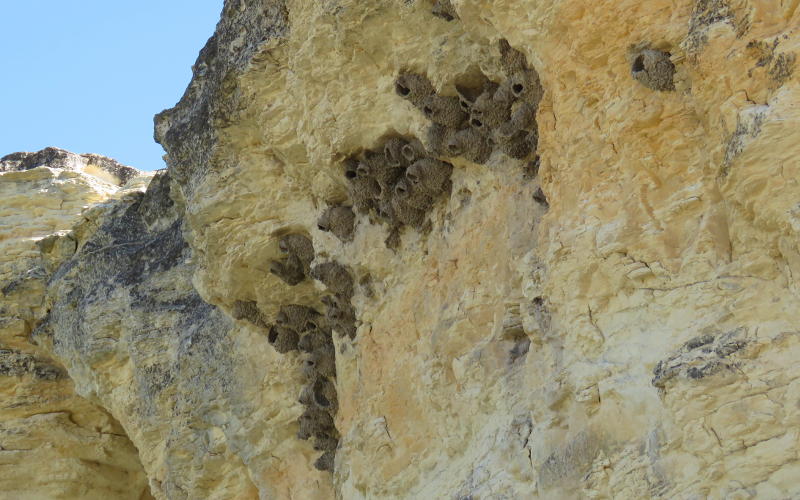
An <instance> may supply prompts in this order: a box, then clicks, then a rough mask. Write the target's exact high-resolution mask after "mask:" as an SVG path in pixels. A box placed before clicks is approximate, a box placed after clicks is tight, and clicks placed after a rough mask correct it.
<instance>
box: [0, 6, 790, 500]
mask: <svg viewBox="0 0 800 500" xmlns="http://www.w3.org/2000/svg"><path fill="white" fill-rule="evenodd" d="M799 26H800V10H798V9H797V5H796V3H795V2H785V3H783V4H780V5H779V4H777V3H775V2H766V1H764V0H736V1H723V0H714V1H710V0H679V1H677V2H670V3H667V2H659V1H656V2H634V1H628V0H623V1H613V2H611V1H609V2H597V1H589V0H570V1H563V0H538V1H533V0H505V1H495V2H484V1H480V0H451V1H436V2H432V1H426V0H416V1H399V0H380V1H374V2H363V1H357V0H339V1H336V2H311V1H300V0H296V1H295V0H285V1H278V0H252V1H248V2H245V1H243V0H229V1H226V2H225V7H224V10H223V14H222V20H221V21H220V24H219V25H218V27H217V32H216V33H215V35H214V37H212V39H211V40H209V43H208V45H207V46H206V47H205V48H204V49H203V51H202V52H201V54H200V58H199V59H198V61H197V63H196V64H195V66H194V79H193V81H192V83H191V84H190V86H189V89H188V90H187V92H186V94H185V95H184V97H183V99H182V100H181V101H180V102H179V103H178V105H177V106H176V107H175V108H173V109H171V110H168V111H165V112H163V113H161V114H160V115H158V116H157V118H156V139H157V140H158V141H159V142H160V143H161V144H162V145H163V146H164V147H165V149H166V150H167V157H166V158H167V163H168V167H169V168H168V170H167V171H166V172H163V173H159V174H158V175H156V176H155V177H154V178H153V180H152V181H151V182H150V184H149V187H148V189H147V191H146V192H144V193H142V192H138V191H131V190H129V191H127V193H126V194H123V195H121V196H117V198H116V199H115V200H114V201H111V202H106V203H101V204H100V205H97V206H95V208H91V209H89V210H88V211H87V212H84V214H83V216H82V217H81V218H80V219H78V218H76V217H75V214H76V213H77V212H75V211H74V210H72V209H68V208H63V207H61V208H60V209H58V210H57V209H56V206H55V204H54V203H53V199H52V198H47V199H46V200H42V201H41V203H42V205H43V206H45V207H52V209H51V210H44V209H42V208H40V207H38V204H39V203H40V202H38V201H35V199H34V198H33V196H34V195H33V193H39V192H41V187H42V186H48V189H51V188H50V187H49V186H56V185H59V183H58V179H57V178H54V177H53V174H52V173H48V172H52V171H54V170H53V169H52V168H50V169H47V168H43V167H40V168H33V169H29V167H28V165H33V164H35V163H36V162H38V161H39V160H25V159H24V158H19V157H17V156H16V155H15V156H13V157H12V158H10V160H6V163H3V164H2V165H7V166H4V167H2V168H0V172H2V174H0V182H2V181H3V180H13V179H14V178H15V177H13V176H18V177H19V178H20V179H23V180H21V181H20V182H22V183H23V184H24V185H25V186H26V187H24V188H22V187H19V186H17V187H13V188H9V189H12V191H9V193H25V194H24V195H12V194H9V195H8V197H4V199H17V198H19V199H20V201H15V202H14V203H16V205H13V204H12V205H10V206H11V207H12V209H10V210H8V209H6V207H5V206H4V208H3V210H6V211H7V213H8V215H6V216H5V217H18V218H19V221H20V222H14V223H13V224H14V225H13V226H12V227H14V228H16V227H17V226H19V227H20V228H22V227H23V226H24V224H27V225H28V226H30V227H31V228H35V229H30V230H28V229H26V230H25V231H28V232H27V233H25V234H29V236H25V235H24V234H23V232H19V235H20V236H15V235H16V234H17V233H13V231H12V230H8V231H9V232H8V233H6V234H9V235H10V236H9V237H8V238H6V237H4V239H3V240H2V241H0V245H4V244H11V243H13V242H14V241H17V240H19V241H20V242H21V241H23V240H24V241H27V243H24V244H22V243H19V244H18V243H13V245H17V246H14V248H15V250H13V252H14V253H13V254H11V253H8V255H14V257H12V258H10V259H6V260H3V262H2V265H3V266H6V267H4V268H3V273H4V274H3V276H4V278H3V279H4V280H5V281H4V283H7V284H5V285H3V286H4V288H3V294H4V295H3V301H4V302H3V304H2V306H3V308H4V309H3V311H4V312H3V314H4V317H8V318H11V319H9V320H4V321H6V322H5V323H3V324H4V325H6V324H7V325H12V326H8V327H4V328H5V329H4V330H2V331H3V332H8V333H3V337H2V341H3V342H4V344H3V345H2V346H0V349H2V350H0V356H1V357H0V374H4V375H0V377H2V378H0V381H2V380H12V382H10V383H8V384H10V385H9V386H8V387H11V389H9V391H11V392H14V393H15V394H17V393H18V392H19V391H20V390H21V389H16V387H21V386H20V384H23V383H25V384H28V385H26V386H25V387H26V389H25V390H26V391H28V394H30V395H31V396H30V397H36V398H40V397H43V396H41V395H42V394H50V393H49V392H47V391H48V390H51V389H50V388H53V387H57V389H52V390H53V391H57V393H58V394H59V395H60V394H67V393H68V391H70V390H72V389H71V388H72V387H73V385H74V390H75V392H76V393H77V394H79V395H80V396H81V397H79V396H75V395H74V393H69V394H71V396H70V398H73V399H69V400H67V401H75V402H74V403H70V404H76V405H78V404H81V405H85V407H81V408H80V409H76V410H71V412H72V415H73V417H72V420H73V421H75V422H77V421H78V418H77V417H75V415H84V414H86V415H105V416H106V418H107V422H108V424H107V428H108V429H112V428H113V429H116V430H114V431H113V432H114V433H115V435H116V434H118V436H117V438H116V440H114V441H113V442H112V441H111V440H109V441H108V442H106V441H102V440H99V439H100V438H97V439H98V440H99V441H97V444H95V445H94V446H95V448H92V449H100V447H101V446H106V447H107V450H108V451H107V453H108V454H111V455H107V456H113V457H114V460H108V459H106V460H107V462H103V463H104V464H105V463H108V464H109V465H108V468H107V470H105V471H104V472H100V473H97V474H96V475H97V478H95V479H94V481H101V479H102V484H103V485H107V487H109V488H111V487H112V486H113V487H116V488H119V487H120V484H121V483H120V479H119V478H120V477H121V475H122V474H123V473H124V474H127V475H128V476H127V477H130V478H139V479H137V480H140V478H142V477H143V476H142V475H141V474H142V473H141V470H142V469H143V471H144V473H145V474H146V475H147V478H148V480H149V493H146V494H152V495H153V496H155V497H156V498H169V499H172V498H176V499H193V498H219V499H223V498H226V499H227V498H287V499H288V498H304V499H305V498H312V499H313V498H334V497H337V498H346V499H351V498H458V499H473V498H474V499H477V498H615V499H616V498H631V499H638V498H768V499H770V498H774V499H783V498H793V497H797V496H800V480H798V479H797V478H798V477H800V469H799V468H798V459H800V457H798V449H800V447H798V445H799V444H800V442H798V441H799V440H800V368H798V366H797V363H795V362H794V360H795V359H797V357H798V356H799V355H800V322H798V320H797V314H796V311H797V310H798V306H800V287H799V285H798V281H797V279H798V278H797V277H798V276H800V247H798V241H800V240H799V239H798V232H800V205H799V204H798V200H799V199H800V186H798V181H797V179H799V178H800V162H798V161H797V159H796V157H795V156H796V155H797V153H798V150H799V149H800V146H798V144H800V140H799V139H800V137H798V135H800V127H798V126H797V125H798V123H797V122H798V121H800V114H798V105H797V103H798V102H800V86H798V80H797V77H796V76H795V75H794V70H795V61H796V52H797V50H798V47H797V45H798V43H800V38H798V34H797V32H798V27H799ZM428 109H429V110H430V111H428ZM475 119H477V121H478V122H479V123H474V122H473V120H475ZM398 138H402V141H404V142H403V145H409V146H410V148H411V149H410V150H409V151H410V152H409V155H410V158H406V157H405V156H403V153H402V151H404V150H403V145H399V146H397V147H396V148H395V145H398V144H399V143H398V142H397V139H398ZM450 144H452V145H455V146H456V147H454V148H449V147H448V145H450ZM396 151H400V152H401V153H400V155H399V156H398V155H397V154H396ZM45 156H47V155H45ZM412 160H413V161H412ZM420 160H424V162H427V163H419V164H418V163H415V162H416V161H420ZM53 161H55V160H53ZM59 161H60V160H59ZM403 162H406V163H403ZM59 164H61V163H59ZM415 165H416V166H415ZM436 165H438V166H441V165H447V166H448V167H447V168H446V169H442V168H439V169H438V170H437V169H433V166H436ZM360 167H361V168H360ZM60 168H64V167H60ZM395 169H400V170H395ZM6 170H8V172H7V171H6ZM78 170H80V169H78ZM111 170H113V169H111ZM103 171H104V172H108V171H109V169H108V168H106V169H104V170H103ZM35 172H40V173H37V174H36V175H39V176H44V177H37V176H36V175H34V173H35ZM59 172H62V173H61V174H59V175H62V174H63V172H68V171H67V170H63V171H59ZM431 172H440V173H441V172H447V176H444V175H440V174H436V175H433V174H431ZM45 174H46V175H45ZM63 175H66V174H63ZM70 175H73V174H70ZM114 175H116V176H117V177H118V178H120V175H121V174H118V173H116V174H114ZM7 176H12V177H7ZM25 176H28V177H25ZM432 178H436V179H439V180H437V181H436V182H435V183H434V184H435V186H436V190H435V191H430V192H427V191H425V190H424V189H423V188H424V187H425V186H428V185H429V182H433V181H430V179H432ZM37 183H38V184H37ZM0 185H2V184H0ZM109 186H110V187H109V188H108V189H109V190H110V191H109V192H108V193H107V194H105V195H104V196H105V197H108V196H110V195H111V191H114V190H115V189H117V188H116V187H114V186H113V183H112V184H111V185H109ZM433 194H435V196H433ZM14 196H17V198H14ZM20 196H24V197H25V200H29V201H24V200H22V198H20ZM104 196H98V198H97V199H95V200H91V202H99V201H102V200H103V199H105V198H104ZM398 199H402V200H403V201H402V202H398V201H396V200H398ZM31 200H33V201H31ZM23 201H24V203H27V205H25V204H24V203H23ZM89 202H90V201H87V202H86V204H88V203H89ZM48 203H49V204H48ZM81 203H83V202H81ZM24 206H29V207H30V209H28V211H26V209H24V208H13V207H24ZM64 206H65V207H70V206H73V205H70V204H69V203H67V204H65V205H64ZM334 209H335V210H334ZM412 209H416V210H420V211H421V212H414V211H413V210H412ZM70 210H72V211H71V212H70ZM398 210H400V211H402V213H403V214H406V215H402V216H398V215H397V214H398V213H400V212H398ZM67 213H72V214H73V215H72V216H71V217H73V219H71V220H70V224H75V226H74V227H73V229H72V230H71V231H70V232H69V233H65V234H61V233H58V232H59V231H62V230H63V229H66V227H68V226H64V225H59V224H61V223H59V224H53V223H52V222H49V221H50V218H58V219H59V220H63V221H65V222H66V219H67V218H68V217H67V216H66V215H63V214H67ZM334 213H336V214H339V215H337V216H336V219H335V221H336V222H335V225H334V219H333V218H332V217H333V215H332V214H334ZM9 220H10V219H9ZM23 222H24V224H23ZM398 222H400V223H398ZM28 226H25V227H28ZM3 230H4V231H5V230H6V229H5V226H4V227H3ZM19 231H22V230H21V229H20V230H19ZM54 233H56V235H55V236H51V237H48V238H44V239H42V240H41V241H40V243H39V244H38V246H36V245H33V244H32V243H31V242H30V241H29V240H30V238H32V237H34V236H35V237H43V236H45V235H49V234H54ZM14 238H16V240H15V239H14ZM7 241H9V242H11V243H6V242H7ZM292 242H294V243H292ZM295 243H296V244H295ZM301 243H302V244H301ZM13 245H12V246H13ZM9 248H11V247H9ZM16 256H20V257H19V258H17V257H16ZM22 256H24V259H23V258H22ZM20 311H22V312H20ZM293 311H294V312H293ZM297 311H302V314H300V313H297V314H295V313H296V312H297ZM14 325H16V326H14ZM31 332H32V333H31ZM29 336H30V337H31V338H32V340H33V341H34V342H36V344H37V345H36V346H35V347H34V346H31V345H30V344H29V343H28V340H27V338H28V337H29ZM20 381H22V382H20ZM58 384H61V385H58ZM14 397H18V396H14ZM53 397H55V396H53ZM59 397H61V396H59ZM37 404H39V403H37ZM12 406H13V405H12ZM15 408H16V407H15ZM2 411H3V412H12V411H17V410H16V409H14V410H8V409H4V410H2ZM106 412H107V413H106ZM14 415H15V414H12V413H0V418H2V425H3V426H6V427H3V429H5V428H8V426H10V425H12V424H9V422H12V423H13V422H15V421H14V420H13V419H14V418H17V417H15V416H14ZM39 416H40V415H39ZM112 417H113V418H112ZM29 418H32V417H29ZM86 418H87V419H88V418H89V417H86ZM92 418H95V417H92ZM97 418H99V417H97ZM13 425H18V429H43V428H45V427H36V425H37V424H35V423H33V422H22V423H20V424H13ZM59 425H61V424H59ZM64 425H66V424H64ZM62 427H63V425H62ZM50 428H53V427H50ZM58 428H60V427H58ZM94 428H95V427H92V429H94ZM123 429H124V433H123V431H122V430H123ZM42 432H44V431H42ZM65 432H66V431H65ZM105 432H111V431H105ZM21 434H22V432H21V431H20V432H16V433H14V435H15V436H16V435H21ZM31 435H32V436H33V437H32V438H30V439H32V440H33V441H31V443H32V446H31V447H35V446H33V445H34V444H35V443H36V442H37V441H35V440H36V439H39V440H40V441H38V442H41V440H42V439H44V438H42V437H41V436H43V434H36V433H34V432H33V431H31ZM98 436H106V434H101V433H98ZM5 439H6V438H5V435H4V434H0V446H3V447H5V448H8V446H7V445H6V442H7V441H5ZM46 439H47V440H48V442H51V443H62V442H65V443H67V444H65V445H64V446H63V447H62V448H63V450H67V451H61V453H64V454H66V455H67V456H69V457H73V456H74V455H69V453H74V451H70V450H74V447H73V445H72V444H70V443H74V442H76V440H78V439H88V438H84V437H83V435H82V434H81V435H80V436H78V437H76V434H74V433H73V434H65V436H64V437H63V438H62V436H60V435H59V436H56V435H52V436H50V437H47V438H46ZM61 439H64V440H65V441H61ZM133 446H135V447H136V448H138V450H139V457H138V460H139V461H137V460H136V459H135V457H134V456H133V455H131V454H130V452H131V450H133ZM35 448H36V449H37V450H39V449H42V448H43V447H42V446H39V447H35ZM104 449H105V448H104ZM5 453H7V452H6V451H2V450H1V449H0V457H3V458H2V459H3V460H4V462H3V463H13V464H14V465H13V467H14V469H13V470H15V471H16V472H15V476H14V477H17V478H24V477H26V476H25V475H24V474H26V473H28V474H30V470H31V467H32V466H31V465H30V463H29V462H25V460H28V459H27V458H25V457H27V455H21V456H20V457H21V458H13V459H6V458H5V456H4V455H3V454H5ZM41 453H44V451H42V452H41ZM48 453H50V452H48ZM9 456H10V455H9ZM15 457H16V455H15ZM70 459H72V458H70ZM64 463H65V464H67V465H64V467H67V466H68V465H69V464H68V461H67V462H64ZM137 467H140V468H141V469H137ZM70 470H72V469H70ZM26 471H27V472H26ZM76 474H77V473H76ZM5 478H6V476H3V479H2V480H3V481H5V480H6V479H5ZM15 481H16V482H15V483H14V484H18V485H23V484H26V483H25V481H26V479H18V480H15ZM88 484H98V485H99V484H101V482H98V483H93V482H90V483H88ZM125 484H129V483H125ZM133 484H139V483H136V482H135V481H133ZM16 487H17V488H19V486H16ZM43 487H44V486H41V485H39V486H36V485H34V486H31V488H32V489H31V491H32V492H39V491H40V490H35V489H34V488H43ZM98 487H100V486H98ZM3 491H4V492H5V490H4V489H3ZM17 491H20V490H17ZM98 491H99V490H98ZM23 493H24V492H23ZM35 494H38V493H32V495H35ZM124 494H129V492H128V490H125V492H124ZM140 494H142V489H141V488H139V489H138V490H136V491H134V492H133V493H130V495H133V496H136V495H140ZM20 495H21V494H16V496H17V497H19V496H20ZM42 495H44V494H42ZM119 495H120V496H122V495H123V492H120V493H119ZM23 496H24V495H23ZM45 496H46V495H45ZM67 496H69V495H67Z"/></svg>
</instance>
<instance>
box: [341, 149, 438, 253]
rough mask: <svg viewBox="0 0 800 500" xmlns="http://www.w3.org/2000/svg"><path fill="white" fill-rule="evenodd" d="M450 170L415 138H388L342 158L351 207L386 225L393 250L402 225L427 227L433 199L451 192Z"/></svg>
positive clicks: (420, 228)
mask: <svg viewBox="0 0 800 500" xmlns="http://www.w3.org/2000/svg"><path fill="white" fill-rule="evenodd" d="M452 172H453V166H452V165H450V164H449V163H447V162H444V161H441V160H438V159H437V158H435V157H433V156H431V155H430V154H429V153H428V152H427V151H426V150H425V147H424V146H423V145H422V143H421V142H420V141H419V140H417V139H415V138H413V137H399V136H395V137H390V138H388V139H386V140H385V142H384V143H383V144H381V145H380V147H379V148H378V149H376V150H369V149H368V150H366V151H363V152H361V153H359V154H357V155H354V156H351V157H349V158H347V160H345V162H344V176H345V178H346V179H347V183H348V189H349V191H350V198H351V200H352V202H353V205H354V206H355V209H356V210H357V211H358V212H360V213H363V214H370V215H372V216H374V217H377V218H378V219H379V220H380V221H382V222H386V223H388V224H389V225H390V227H391V228H392V229H391V231H390V236H389V239H388V240H387V245H388V246H389V247H392V248H394V247H395V246H396V243H397V238H398V237H399V231H400V228H401V227H402V226H411V227H413V228H415V229H417V230H423V229H425V226H426V222H427V220H428V212H429V211H430V209H431V208H432V207H433V205H434V203H435V201H436V199H437V198H438V197H439V196H440V195H442V194H444V193H448V192H449V191H450V186H451V184H450V174H451V173H452Z"/></svg>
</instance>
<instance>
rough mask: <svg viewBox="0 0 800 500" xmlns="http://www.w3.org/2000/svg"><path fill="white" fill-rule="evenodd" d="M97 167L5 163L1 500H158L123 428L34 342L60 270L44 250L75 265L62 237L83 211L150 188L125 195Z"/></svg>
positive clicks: (65, 156)
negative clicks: (53, 276) (50, 284)
mask: <svg viewBox="0 0 800 500" xmlns="http://www.w3.org/2000/svg"><path fill="white" fill-rule="evenodd" d="M5 159H6V158H4V159H3V160H5ZM93 159H95V158H94V157H89V156H86V157H82V156H79V155H75V154H72V153H67V152H65V151H60V150H53V152H52V154H51V155H50V156H48V157H47V158H45V160H46V161H45V163H41V164H40V165H38V166H37V165H29V167H30V166H33V168H28V169H26V170H17V169H15V168H14V165H11V164H10V163H7V162H5V161H3V160H0V167H2V168H0V199H2V200H3V203H2V204H0V283H2V292H0V467H2V474H0V498H3V499H9V500H11V499H20V498H25V499H51V498H61V499H74V498H95V499H107V498H130V499H135V500H138V499H141V498H151V497H150V496H149V492H148V487H147V478H146V476H145V474H144V471H143V469H142V466H141V464H140V462H139V458H138V453H137V450H136V448H135V447H134V445H133V444H132V443H131V441H130V440H129V439H128V437H127V436H126V435H125V431H124V430H123V428H122V427H121V426H120V424H119V423H118V422H117V421H116V420H115V419H114V418H113V417H112V416H111V415H110V414H109V413H108V412H107V411H106V410H104V409H103V408H102V407H100V406H98V405H96V404H95V403H93V402H90V401H88V400H86V399H84V398H82V397H80V396H78V395H76V393H75V388H74V384H73V382H72V381H71V380H70V379H69V378H67V377H66V373H65V370H64V369H63V367H62V366H61V365H60V364H59V363H58V362H57V361H56V360H54V359H52V357H51V356H50V354H49V352H48V350H47V349H44V348H43V346H41V345H38V342H37V340H36V338H37V337H36V336H32V329H33V327H34V326H35V325H36V324H37V323H38V320H39V319H40V318H41V316H42V315H43V314H44V301H45V284H46V279H47V275H48V272H49V271H51V270H52V269H53V268H54V267H55V265H57V262H54V261H52V260H47V259H43V258H42V253H41V249H42V247H48V248H50V249H51V250H52V252H51V255H53V256H56V255H58V256H59V257H58V260H60V259H63V258H65V257H68V256H69V255H70V253H71V252H74V251H75V242H74V240H69V239H59V238H58V237H57V235H58V234H60V233H66V232H67V231H69V230H70V229H71V228H72V226H73V225H75V224H76V223H78V222H79V221H80V220H81V218H82V213H83V212H84V209H85V208H87V207H89V206H92V205H94V206H97V204H99V203H103V202H107V201H108V200H111V199H113V198H114V197H116V196H118V195H120V194H122V193H124V192H126V191H129V190H131V189H135V188H136V186H137V185H139V186H140V187H141V186H144V185H146V182H147V180H149V176H141V177H139V178H135V179H132V180H130V181H128V183H127V184H126V185H125V187H124V188H121V186H120V184H122V181H121V180H120V179H119V178H118V177H117V176H116V175H115V174H114V173H113V172H111V171H109V170H107V169H104V168H102V167H101V166H98V165H96V164H95V163H93V162H92V160H93ZM102 160H103V161H106V160H107V159H102ZM107 161H108V162H109V163H110V162H111V161H110V160H107ZM120 168H123V167H121V166H120ZM124 168H126V169H127V173H128V175H129V176H132V175H135V174H136V171H135V170H133V169H129V168H128V167H124ZM98 208H99V207H98ZM70 242H71V244H70Z"/></svg>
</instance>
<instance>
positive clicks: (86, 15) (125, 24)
mask: <svg viewBox="0 0 800 500" xmlns="http://www.w3.org/2000/svg"><path fill="white" fill-rule="evenodd" d="M222 3H223V0H136V1H130V0H129V1H124V0H112V1H109V0H103V1H99V0H75V1H65V0H21V1H18V0H0V21H1V22H2V24H0V67H2V71H0V156H4V155H6V154H8V153H13V152H16V151H38V150H40V149H42V148H44V147H47V146H56V147H60V148H64V149H68V150H70V151H73V152H75V153H98V154H103V155H106V156H110V157H112V158H115V159H116V160H119V161H120V162H122V163H125V164H127V165H131V166H133V167H136V168H139V169H142V170H155V169H158V168H163V167H164V163H163V160H162V159H161V157H162V155H163V154H164V151H163V150H162V149H161V146H159V145H158V144H156V143H155V141H154V140H153V115H155V114H156V113H158V112H159V111H161V110H162V109H165V108H169V107H172V106H173V105H174V104H175V103H176V102H177V101H178V100H179V99H180V97H181V96H182V95H183V91H184V90H185V89H186V86H187V85H188V84H189V80H190V79H191V74H192V73H191V66H192V64H194V61H195V59H196V58H197V54H198V53H199V52H200V49H201V48H202V47H203V45H205V42H206V40H208V38H209V37H210V36H211V35H212V34H213V33H214V27H215V26H216V23H217V20H218V19H219V15H220V12H221V11H222Z"/></svg>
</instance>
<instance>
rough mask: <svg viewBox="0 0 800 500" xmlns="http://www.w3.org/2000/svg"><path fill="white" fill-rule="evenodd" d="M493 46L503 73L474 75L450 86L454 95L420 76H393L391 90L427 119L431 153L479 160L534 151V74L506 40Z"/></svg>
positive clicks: (537, 90)
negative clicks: (500, 77) (469, 80)
mask: <svg viewBox="0 0 800 500" xmlns="http://www.w3.org/2000/svg"><path fill="white" fill-rule="evenodd" d="M499 46H500V55H501V61H500V62H501V64H502V67H503V70H504V71H505V73H506V79H505V80H504V81H502V82H493V81H491V80H489V79H488V78H487V77H486V76H485V75H480V77H479V78H478V81H477V82H473V83H472V84H471V85H469V86H467V85H456V86H455V87H456V92H457V94H458V95H451V96H448V95H440V94H438V93H437V92H436V90H435V89H434V87H433V85H432V84H431V82H430V80H429V79H428V78H427V77H426V76H425V75H421V74H419V73H413V72H409V71H403V72H401V73H400V75H399V76H398V77H397V80H396V81H395V91H396V92H397V94H398V95H399V96H400V97H402V98H404V99H406V100H407V101H409V102H410V103H411V104H413V105H414V107H416V108H417V109H419V110H420V111H422V113H423V114H424V115H425V117H426V118H428V120H430V121H431V122H432V124H431V126H430V128H429V129H428V138H427V139H428V148H429V149H430V150H431V152H432V153H434V154H435V155H437V156H444V157H458V156H460V157H463V158H465V159H467V160H469V161H471V162H473V163H478V164H484V163H486V161H487V160H488V159H489V157H490V156H491V154H492V152H493V151H496V150H499V151H502V152H503V153H505V154H506V155H508V156H510V157H512V158H516V159H523V158H526V157H527V156H528V155H530V154H531V153H533V152H535V150H536V145H537V143H538V140H539V134H538V131H537V126H536V110H537V108H538V106H539V101H541V98H542V92H543V90H542V85H541V82H540V81H539V75H538V73H537V72H536V70H535V69H533V68H530V67H528V62H527V60H526V59H525V56H524V55H523V54H522V53H521V52H520V51H518V50H516V49H513V48H511V46H510V45H509V44H508V42H507V41H505V40H500V42H499Z"/></svg>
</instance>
